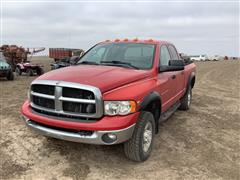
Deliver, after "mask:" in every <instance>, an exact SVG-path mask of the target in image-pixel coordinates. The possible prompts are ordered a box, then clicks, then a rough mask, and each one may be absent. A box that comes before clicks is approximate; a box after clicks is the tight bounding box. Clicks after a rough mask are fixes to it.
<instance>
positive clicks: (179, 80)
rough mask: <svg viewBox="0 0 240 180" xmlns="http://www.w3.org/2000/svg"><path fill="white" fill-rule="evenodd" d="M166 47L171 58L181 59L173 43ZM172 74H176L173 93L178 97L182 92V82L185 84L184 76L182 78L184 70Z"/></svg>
mask: <svg viewBox="0 0 240 180" xmlns="http://www.w3.org/2000/svg"><path fill="white" fill-rule="evenodd" d="M168 49H169V52H170V54H171V60H179V61H182V60H181V59H180V58H179V56H178V53H177V50H176V48H175V47H174V46H173V45H168ZM174 74H175V75H176V79H175V82H174V86H175V88H174V89H175V94H176V96H177V97H176V98H177V99H179V98H180V97H181V96H182V94H183V92H184V90H185V89H184V88H185V86H184V84H185V82H184V81H185V78H184V70H182V71H175V72H174Z"/></svg>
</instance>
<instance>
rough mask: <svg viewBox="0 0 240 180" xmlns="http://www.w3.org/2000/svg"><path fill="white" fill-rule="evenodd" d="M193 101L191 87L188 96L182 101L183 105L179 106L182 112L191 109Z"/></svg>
mask: <svg viewBox="0 0 240 180" xmlns="http://www.w3.org/2000/svg"><path fill="white" fill-rule="evenodd" d="M191 101H192V88H191V86H189V88H188V90H187V92H186V94H185V95H184V96H183V98H182V99H181V105H180V106H179V109H180V110H183V111H187V110H188V109H189V108H190V105H191Z"/></svg>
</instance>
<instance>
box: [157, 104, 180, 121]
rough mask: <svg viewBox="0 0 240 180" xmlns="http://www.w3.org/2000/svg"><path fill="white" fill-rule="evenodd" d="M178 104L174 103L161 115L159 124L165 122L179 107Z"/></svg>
mask: <svg viewBox="0 0 240 180" xmlns="http://www.w3.org/2000/svg"><path fill="white" fill-rule="evenodd" d="M180 105H181V104H180V102H177V103H175V104H174V105H173V106H171V107H170V108H169V109H168V110H167V111H166V112H164V113H162V114H161V116H160V118H159V123H161V122H164V121H166V120H167V119H168V118H169V117H170V116H171V115H172V114H173V113H174V112H175V111H176V110H177V109H178V108H179V106H180Z"/></svg>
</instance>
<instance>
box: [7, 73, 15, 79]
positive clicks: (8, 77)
mask: <svg viewBox="0 0 240 180" xmlns="http://www.w3.org/2000/svg"><path fill="white" fill-rule="evenodd" d="M7 80H9V81H13V80H14V74H13V72H12V71H10V72H9V73H8V75H7Z"/></svg>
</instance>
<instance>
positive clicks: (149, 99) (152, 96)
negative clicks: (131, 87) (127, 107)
mask: <svg viewBox="0 0 240 180" xmlns="http://www.w3.org/2000/svg"><path fill="white" fill-rule="evenodd" d="M155 100H159V101H160V104H162V100H161V97H160V95H159V93H157V92H156V91H153V92H150V93H149V94H148V95H147V96H145V97H144V98H143V101H142V102H141V104H140V109H139V110H140V111H141V110H144V109H145V108H146V107H147V106H148V104H150V103H151V102H152V101H155ZM160 110H161V109H160Z"/></svg>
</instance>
